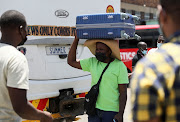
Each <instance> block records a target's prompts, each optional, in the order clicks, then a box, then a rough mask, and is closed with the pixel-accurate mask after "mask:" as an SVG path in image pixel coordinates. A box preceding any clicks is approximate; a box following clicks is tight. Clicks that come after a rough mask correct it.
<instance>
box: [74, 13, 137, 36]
mask: <svg viewBox="0 0 180 122" xmlns="http://www.w3.org/2000/svg"><path fill="white" fill-rule="evenodd" d="M138 20H139V18H138V17H137V16H133V15H131V14H126V13H105V14H92V15H80V16H77V17H76V29H77V37H78V38H80V39H117V38H119V39H122V38H125V39H129V38H137V37H138V36H137V35H136V34H135V21H138Z"/></svg>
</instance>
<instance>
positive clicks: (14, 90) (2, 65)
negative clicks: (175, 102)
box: [0, 10, 53, 122]
mask: <svg viewBox="0 0 180 122" xmlns="http://www.w3.org/2000/svg"><path fill="white" fill-rule="evenodd" d="M0 27H1V32H2V37H1V40H0V122H21V118H23V119H29V120H40V121H41V122H52V121H53V119H52V117H51V114H50V113H48V112H43V111H40V110H37V109H36V108H34V107H33V106H32V105H31V103H30V102H28V100H27V96H26V95H27V90H28V88H29V84H28V75H29V69H28V63H27V60H26V58H25V56H24V55H23V54H22V53H21V52H20V51H18V50H17V49H16V47H17V46H19V45H23V44H24V43H25V41H26V40H27V37H26V36H27V24H26V20H25V17H24V15H23V14H22V13H20V12H18V11H16V10H8V11H6V12H5V13H3V14H2V16H1V17H0Z"/></svg>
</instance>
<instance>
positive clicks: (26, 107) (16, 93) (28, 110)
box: [8, 87, 53, 122]
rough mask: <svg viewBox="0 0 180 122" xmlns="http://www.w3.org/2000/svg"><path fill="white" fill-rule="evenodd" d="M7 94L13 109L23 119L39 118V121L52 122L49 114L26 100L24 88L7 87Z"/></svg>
mask: <svg viewBox="0 0 180 122" xmlns="http://www.w3.org/2000/svg"><path fill="white" fill-rule="evenodd" d="M8 91H9V96H10V99H11V102H12V106H13V109H14V111H15V112H16V113H17V114H18V115H19V116H20V117H22V118H23V119H29V120H41V122H52V121H53V119H52V117H51V114H50V113H48V112H43V111H40V110H37V109H36V108H34V107H33V106H32V104H31V103H29V102H28V100H27V97H26V92H27V91H26V90H25V89H17V88H11V87H8Z"/></svg>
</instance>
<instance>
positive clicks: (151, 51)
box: [148, 35, 164, 54]
mask: <svg viewBox="0 0 180 122" xmlns="http://www.w3.org/2000/svg"><path fill="white" fill-rule="evenodd" d="M163 43H164V37H163V35H159V37H158V40H157V48H152V49H150V50H149V51H148V54H152V53H153V52H155V51H156V50H158V49H159V48H160V47H161V45H162V44H163Z"/></svg>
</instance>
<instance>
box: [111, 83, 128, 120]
mask: <svg viewBox="0 0 180 122" xmlns="http://www.w3.org/2000/svg"><path fill="white" fill-rule="evenodd" d="M118 87H119V93H120V96H119V113H118V114H117V115H116V116H115V117H114V118H115V119H117V120H118V122H123V114H124V109H125V106H126V101H127V85H126V84H119V85H118Z"/></svg>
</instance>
